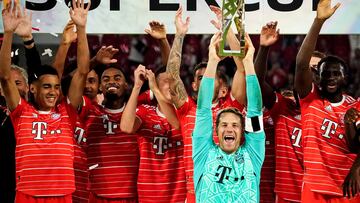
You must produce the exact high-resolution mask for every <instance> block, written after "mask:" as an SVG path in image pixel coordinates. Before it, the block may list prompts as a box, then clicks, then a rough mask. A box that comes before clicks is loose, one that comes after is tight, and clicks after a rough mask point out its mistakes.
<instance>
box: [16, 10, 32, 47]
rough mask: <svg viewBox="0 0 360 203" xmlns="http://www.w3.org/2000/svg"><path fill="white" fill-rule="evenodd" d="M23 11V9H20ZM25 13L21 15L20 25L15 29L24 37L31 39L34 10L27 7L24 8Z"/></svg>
mask: <svg viewBox="0 0 360 203" xmlns="http://www.w3.org/2000/svg"><path fill="white" fill-rule="evenodd" d="M18 12H20V13H21V11H18ZM23 12H24V13H23V14H22V15H20V22H19V25H18V26H17V27H16V29H15V33H16V34H17V35H18V36H19V37H21V38H23V39H27V40H28V39H30V38H32V34H31V33H32V25H31V18H32V12H29V11H28V10H27V9H25V8H24V11H23Z"/></svg>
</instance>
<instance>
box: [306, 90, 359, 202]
mask: <svg viewBox="0 0 360 203" xmlns="http://www.w3.org/2000/svg"><path fill="white" fill-rule="evenodd" d="M356 104H357V102H356V101H355V100H354V99H353V98H352V97H350V96H348V95H343V99H342V101H341V102H339V103H330V102H329V101H327V100H326V99H323V98H321V97H320V93H319V90H318V89H317V88H315V89H313V90H312V92H311V93H310V94H309V95H308V96H306V97H305V98H304V99H301V116H302V127H303V128H302V129H303V131H302V132H303V146H304V167H305V172H304V183H305V184H307V185H308V186H309V187H310V189H311V191H313V192H318V193H321V194H327V195H335V196H342V195H343V192H342V186H341V185H342V183H343V181H344V179H345V177H346V175H347V174H348V172H349V169H350V167H351V166H352V164H353V162H354V159H355V157H356V154H351V153H350V152H349V149H348V145H347V143H346V140H345V138H344V135H345V130H344V128H345V127H344V115H345V113H346V111H347V110H348V109H349V108H351V107H353V106H355V105H356Z"/></svg>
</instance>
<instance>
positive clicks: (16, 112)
mask: <svg viewBox="0 0 360 203" xmlns="http://www.w3.org/2000/svg"><path fill="white" fill-rule="evenodd" d="M27 105H29V104H28V103H27V102H26V101H25V100H24V99H23V98H20V101H19V104H18V105H17V106H16V108H15V109H14V110H13V111H11V113H10V118H11V122H12V123H13V126H14V127H15V126H18V124H19V123H18V121H19V118H20V116H21V113H22V111H23V110H24V108H25V107H26V106H27Z"/></svg>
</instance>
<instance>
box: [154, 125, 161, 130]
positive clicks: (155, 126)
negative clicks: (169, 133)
mask: <svg viewBox="0 0 360 203" xmlns="http://www.w3.org/2000/svg"><path fill="white" fill-rule="evenodd" d="M153 128H154V129H157V130H161V126H160V124H156V125H153Z"/></svg>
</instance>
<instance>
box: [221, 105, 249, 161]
mask: <svg viewBox="0 0 360 203" xmlns="http://www.w3.org/2000/svg"><path fill="white" fill-rule="evenodd" d="M242 133H243V126H242V122H241V118H240V116H239V115H238V114H235V113H233V112H223V113H221V114H220V116H218V121H217V134H218V136H219V146H220V148H221V149H222V150H223V151H224V152H226V153H228V154H231V153H234V152H235V151H236V150H237V149H238V148H239V146H240V142H241V136H242Z"/></svg>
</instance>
